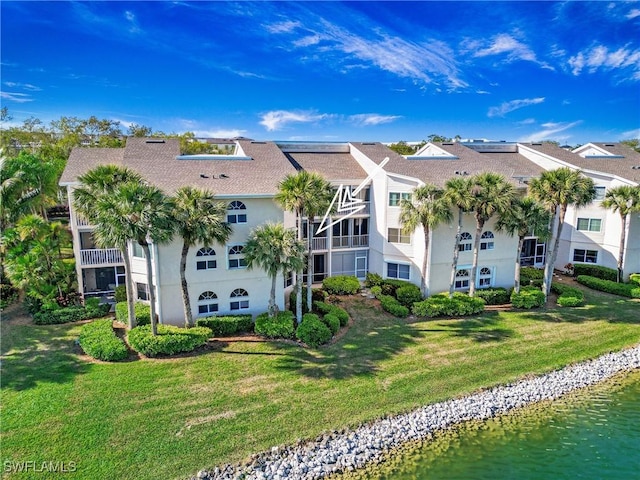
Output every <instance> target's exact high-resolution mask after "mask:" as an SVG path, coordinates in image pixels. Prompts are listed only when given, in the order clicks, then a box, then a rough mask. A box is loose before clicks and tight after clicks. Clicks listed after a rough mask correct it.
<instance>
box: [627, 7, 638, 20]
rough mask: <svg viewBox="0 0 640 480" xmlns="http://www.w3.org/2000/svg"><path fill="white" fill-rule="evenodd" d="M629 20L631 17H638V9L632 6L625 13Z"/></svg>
mask: <svg viewBox="0 0 640 480" xmlns="http://www.w3.org/2000/svg"><path fill="white" fill-rule="evenodd" d="M625 16H626V17H627V18H628V19H629V20H631V19H632V18H636V17H640V9H638V8H634V9H632V10H631V11H630V12H629V13H627V14H626V15H625Z"/></svg>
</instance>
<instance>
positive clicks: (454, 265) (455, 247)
mask: <svg viewBox="0 0 640 480" xmlns="http://www.w3.org/2000/svg"><path fill="white" fill-rule="evenodd" d="M461 236H462V209H461V208H458V228H457V230H456V243H455V244H454V245H453V261H452V262H451V279H450V280H449V298H451V297H453V291H454V289H455V282H456V271H457V270H458V257H459V256H460V249H459V247H458V246H459V245H460V238H461Z"/></svg>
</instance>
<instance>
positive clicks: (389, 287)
mask: <svg viewBox="0 0 640 480" xmlns="http://www.w3.org/2000/svg"><path fill="white" fill-rule="evenodd" d="M407 286H415V285H413V283H411V282H407V281H405V280H396V279H395V278H387V279H386V280H384V281H383V282H382V284H381V285H380V287H381V288H382V294H383V295H393V296H394V297H395V296H396V292H397V291H398V289H399V288H402V287H407Z"/></svg>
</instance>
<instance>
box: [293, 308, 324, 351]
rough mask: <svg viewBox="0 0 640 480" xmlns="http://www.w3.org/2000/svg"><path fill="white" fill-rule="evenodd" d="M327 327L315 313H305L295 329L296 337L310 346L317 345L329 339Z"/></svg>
mask: <svg viewBox="0 0 640 480" xmlns="http://www.w3.org/2000/svg"><path fill="white" fill-rule="evenodd" d="M331 337H332V334H331V330H329V327H327V326H326V325H325V324H324V323H322V322H321V321H320V319H319V318H318V316H317V315H314V314H312V313H307V314H306V315H305V316H304V317H303V319H302V322H301V323H300V325H298V328H297V330H296V338H297V339H298V340H300V341H301V342H304V343H306V344H307V345H309V346H310V347H317V346H318V345H322V344H323V343H327V342H328V341H329V340H331Z"/></svg>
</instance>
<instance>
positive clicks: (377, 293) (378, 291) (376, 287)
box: [371, 285, 382, 298]
mask: <svg viewBox="0 0 640 480" xmlns="http://www.w3.org/2000/svg"><path fill="white" fill-rule="evenodd" d="M371 294H372V295H373V296H374V297H376V298H378V297H379V296H380V295H382V287H381V286H380V285H374V286H373V287H371Z"/></svg>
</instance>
